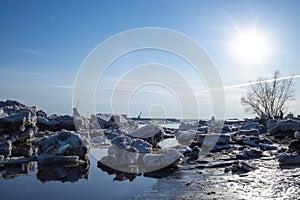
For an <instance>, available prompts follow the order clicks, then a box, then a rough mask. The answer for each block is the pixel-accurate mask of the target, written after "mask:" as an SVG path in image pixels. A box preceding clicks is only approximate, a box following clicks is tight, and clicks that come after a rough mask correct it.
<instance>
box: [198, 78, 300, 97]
mask: <svg viewBox="0 0 300 200" xmlns="http://www.w3.org/2000/svg"><path fill="white" fill-rule="evenodd" d="M292 78H300V74H299V75H293V76H285V77H281V78H277V80H278V81H282V80H287V79H292ZM272 81H274V78H272V79H267V80H261V81H252V82H248V83H240V84H235V85H229V86H224V87H223V88H216V89H215V90H221V89H224V90H227V89H233V88H241V87H246V86H250V85H255V84H258V83H269V82H272ZM206 92H209V90H207V89H206V90H201V91H198V92H197V93H198V94H200V93H206Z"/></svg>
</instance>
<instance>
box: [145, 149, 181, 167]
mask: <svg viewBox="0 0 300 200" xmlns="http://www.w3.org/2000/svg"><path fill="white" fill-rule="evenodd" d="M182 157H183V155H182V154H181V153H179V152H178V151H177V150H175V149H173V148H169V149H164V150H163V152H162V153H157V154H153V153H152V154H146V155H144V157H143V162H144V168H145V169H146V171H156V170H161V169H163V168H168V167H174V166H176V165H178V164H179V163H180V161H181V158H182Z"/></svg>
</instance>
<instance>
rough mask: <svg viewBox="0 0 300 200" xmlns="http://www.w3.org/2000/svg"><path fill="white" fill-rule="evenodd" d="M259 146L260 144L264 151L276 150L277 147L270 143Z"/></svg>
mask: <svg viewBox="0 0 300 200" xmlns="http://www.w3.org/2000/svg"><path fill="white" fill-rule="evenodd" d="M258 146H259V148H260V149H261V150H263V151H266V150H276V149H277V147H276V146H274V145H269V144H259V145H258Z"/></svg>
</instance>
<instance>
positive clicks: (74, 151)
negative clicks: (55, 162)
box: [38, 130, 89, 160]
mask: <svg viewBox="0 0 300 200" xmlns="http://www.w3.org/2000/svg"><path fill="white" fill-rule="evenodd" d="M88 151H89V145H88V142H87V141H86V139H84V138H83V137H81V136H80V135H79V134H77V133H74V132H71V131H66V130H62V131H59V132H57V133H56V134H54V135H51V136H45V137H44V138H43V139H42V140H41V141H40V142H39V144H38V155H41V154H49V155H61V156H78V157H79V159H82V160H86V159H87V154H88Z"/></svg>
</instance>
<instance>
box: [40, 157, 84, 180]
mask: <svg viewBox="0 0 300 200" xmlns="http://www.w3.org/2000/svg"><path fill="white" fill-rule="evenodd" d="M89 168H90V162H89V161H86V162H85V163H72V164H63V165H62V164H60V165H39V166H38V172H37V174H36V177H37V179H39V180H40V181H41V182H43V183H44V182H47V181H61V182H63V183H64V182H71V183H74V182H77V181H79V180H80V179H86V180H87V179H88V177H89Z"/></svg>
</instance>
